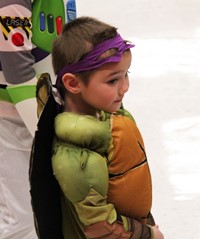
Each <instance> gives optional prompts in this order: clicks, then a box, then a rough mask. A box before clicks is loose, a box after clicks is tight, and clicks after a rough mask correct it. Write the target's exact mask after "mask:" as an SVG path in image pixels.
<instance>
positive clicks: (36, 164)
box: [29, 73, 64, 239]
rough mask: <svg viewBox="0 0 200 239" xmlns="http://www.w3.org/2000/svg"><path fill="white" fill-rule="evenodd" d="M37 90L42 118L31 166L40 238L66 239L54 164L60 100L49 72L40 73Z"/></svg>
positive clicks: (37, 227) (30, 174)
mask: <svg viewBox="0 0 200 239" xmlns="http://www.w3.org/2000/svg"><path fill="white" fill-rule="evenodd" d="M36 89H37V90H36V92H37V95H36V98H37V102H38V116H39V121H38V129H37V131H36V132H35V137H34V142H33V146H32V152H31V160H30V169H29V180H30V187H31V189H30V194H31V203H32V208H33V213H34V221H35V227H36V231H37V234H38V237H39V238H40V239H55V238H56V239H64V238H63V235H62V219H61V201H60V200H61V199H60V188H59V185H58V183H57V181H56V179H55V177H54V175H53V171H52V166H51V155H52V141H53V137H54V118H55V116H56V114H57V109H58V103H57V102H56V101H55V98H54V95H53V87H52V84H51V79H50V76H49V74H48V73H45V74H42V75H41V77H40V79H39V80H38V85H37V88H36Z"/></svg>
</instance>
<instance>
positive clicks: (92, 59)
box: [57, 34, 135, 81]
mask: <svg viewBox="0 0 200 239" xmlns="http://www.w3.org/2000/svg"><path fill="white" fill-rule="evenodd" d="M134 46H135V45H133V44H130V43H127V42H125V41H124V39H122V38H121V36H120V35H119V34H117V35H116V36H115V37H113V38H111V39H108V40H106V41H104V42H101V43H100V44H98V45H96V46H95V47H94V48H93V49H92V50H91V51H90V52H89V53H88V54H87V55H86V56H85V57H84V58H83V59H82V60H80V61H78V62H76V63H72V64H69V65H66V66H65V67H63V68H62V69H61V70H60V71H59V73H58V76H57V81H58V80H60V79H62V77H63V75H64V74H66V73H72V74H73V73H78V72H81V71H88V70H92V69H96V68H98V67H100V66H102V65H104V64H106V63H109V62H119V61H120V60H121V57H122V53H123V52H124V51H126V50H128V49H130V48H132V47H134ZM109 49H116V50H117V52H116V54H115V55H112V56H109V57H105V58H101V59H99V57H100V56H101V55H102V54H103V53H104V52H106V51H107V50H109Z"/></svg>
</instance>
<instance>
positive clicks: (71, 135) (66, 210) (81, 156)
mask: <svg viewBox="0 0 200 239" xmlns="http://www.w3.org/2000/svg"><path fill="white" fill-rule="evenodd" d="M133 46H134V45H132V44H129V43H127V42H124V40H123V39H122V38H121V37H120V35H119V34H117V36H115V37H114V38H112V39H109V40H106V41H104V42H102V43H100V44H98V45H97V46H95V47H94V48H93V49H92V50H91V51H90V52H89V53H88V54H87V55H86V56H85V57H84V58H83V59H82V60H80V61H79V62H77V63H72V64H70V65H67V66H65V67H64V68H63V69H61V70H60V72H59V73H58V76H57V82H56V83H57V84H56V86H57V85H58V83H59V81H60V80H61V78H62V76H63V75H64V74H65V73H66V72H69V73H76V72H80V71H87V70H92V69H95V68H98V67H99V66H101V65H103V64H106V63H108V62H118V61H120V59H121V56H122V54H123V52H124V51H125V50H127V49H130V48H131V47H133ZM112 48H114V49H116V50H117V53H116V55H114V56H110V57H107V58H103V59H100V58H99V56H100V55H101V54H103V53H104V52H105V51H106V50H108V49H112ZM53 98H54V97H53V93H52V92H51V94H50V97H49V99H48V101H47V103H46V105H45V108H44V110H43V113H42V115H41V118H40V121H39V131H38V133H40V134H41V133H43V134H44V133H45V132H44V129H45V126H46V124H47V122H46V120H45V121H44V118H45V115H46V119H47V113H50V112H51V114H50V116H51V120H49V121H48V122H50V121H51V122H50V124H48V125H47V126H46V133H48V135H47V137H48V139H49V141H51V140H52V141H53V144H52V145H53V147H52V148H53V151H52V153H51V152H49V151H48V155H47V154H46V156H47V157H45V153H44V150H42V147H41V146H40V145H37V143H38V142H39V140H38V138H37V135H36V141H35V143H36V144H35V145H34V147H33V158H32V167H31V173H30V178H31V185H32V186H31V193H32V203H33V204H32V205H33V211H34V213H35V220H36V224H37V229H38V234H39V235H40V236H41V237H40V238H50V237H49V236H51V233H50V234H49V235H48V233H49V232H48V229H47V228H45V226H44V225H43V224H44V222H46V220H49V221H48V223H49V224H50V225H52V227H53V226H54V227H57V226H58V220H57V219H58V218H59V223H61V222H60V220H61V221H62V223H61V225H62V229H61V228H60V229H59V228H58V227H57V229H58V231H57V232H59V230H62V232H61V234H62V235H63V236H61V235H60V236H57V237H56V238H64V239H77V238H82V239H87V238H90V239H94V238H102V239H103V238H105V239H108V238H109V239H121V238H123V239H138V238H140V239H153V238H154V235H153V230H152V229H151V226H153V225H155V222H154V219H153V217H152V215H151V204H152V185H151V175H150V171H149V166H148V162H147V157H146V153H145V147H144V142H143V139H142V136H141V134H140V132H139V129H138V128H137V125H136V123H135V121H134V119H133V117H132V116H131V114H130V113H129V112H128V111H126V110H125V109H124V108H123V107H122V106H121V108H120V109H119V110H118V111H117V112H116V113H112V114H110V113H106V112H103V111H100V112H99V117H98V118H96V117H93V116H90V115H78V114H75V113H72V112H62V113H59V112H56V108H57V110H58V109H59V107H58V105H57V107H56V104H55V100H53V101H52V99H53ZM53 102H54V103H53ZM53 109H54V110H53ZM52 110H53V112H52ZM54 118H55V120H54ZM42 121H44V122H45V124H44V122H43V124H42ZM52 121H54V126H53V127H52ZM40 126H41V127H40ZM50 131H51V133H50ZM38 135H39V134H38ZM46 146H47V144H45V147H46ZM49 146H51V144H50V145H48V147H49ZM40 153H42V157H41V156H40ZM40 157H41V159H43V160H42V161H43V162H42V161H41V160H40ZM50 157H51V158H52V168H51V166H50V165H51V161H50ZM44 161H45V162H44ZM47 167H48V169H47ZM39 168H40V171H42V172H44V171H45V172H46V173H45V175H48V180H47V176H45V179H44V180H45V182H42V183H40V186H39V187H40V189H38V187H37V185H38V183H37V182H39V181H38V179H37V177H36V175H39V174H41V172H39V170H38V169H39ZM53 174H54V176H55V178H56V180H57V183H56V181H55V180H54V179H55V178H54V176H53ZM50 180H51V182H50ZM42 184H43V185H42ZM56 184H57V185H56ZM42 188H43V190H42ZM44 190H46V192H48V194H49V195H50V198H51V203H50V202H49V200H48V198H47V196H46V198H45V195H41V194H42V192H43V191H44ZM53 191H54V192H56V194H54V193H52V192H53ZM59 191H60V194H59ZM39 192H40V193H39ZM53 194H54V196H53ZM39 197H40V198H39ZM44 198H45V199H44ZM45 202H46V203H45ZM41 203H42V205H46V204H48V208H51V209H54V208H55V206H57V209H58V210H57V212H61V210H62V212H61V214H62V219H60V217H61V215H58V214H57V215H56V216H58V217H57V218H56V220H55V219H54V218H53V217H52V215H53V214H52V212H48V210H46V209H43V208H42V207H41V206H40V204H41ZM59 204H61V208H59V207H58V205H59ZM51 205H52V206H51ZM45 210H46V211H45ZM45 214H46V215H45ZM45 218H46V219H45ZM50 218H51V219H50ZM50 221H51V222H50ZM43 233H44V234H43ZM43 235H46V236H43ZM47 235H48V236H47ZM51 238H55V237H51Z"/></svg>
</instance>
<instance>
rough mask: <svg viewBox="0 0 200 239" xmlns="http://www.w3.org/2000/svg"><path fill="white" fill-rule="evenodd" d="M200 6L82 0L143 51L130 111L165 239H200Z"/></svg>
mask: <svg viewBox="0 0 200 239" xmlns="http://www.w3.org/2000/svg"><path fill="white" fill-rule="evenodd" d="M199 12H200V1H199V0H168V1H166V0H154V1H149V0H124V1H113V0H95V1H94V0H93V1H92V0H82V1H81V0H77V14H78V16H82V15H89V16H94V17H97V18H99V19H100V20H103V21H106V22H108V23H110V24H113V25H114V26H116V27H117V28H118V30H119V32H120V34H121V35H122V36H123V37H124V38H126V39H129V40H131V41H132V42H133V43H135V44H136V47H135V48H134V49H133V50H132V53H133V62H132V66H131V69H130V83H131V85H130V90H129V92H128V93H127V96H126V97H125V100H124V106H125V107H126V108H128V109H129V111H131V113H132V114H133V115H134V117H135V119H136V121H137V124H138V126H139V128H140V130H141V132H142V134H143V137H144V141H145V143H146V150H147V154H148V160H149V163H150V166H151V170H152V179H153V213H154V216H155V219H156V222H157V223H158V224H159V225H160V228H161V230H162V231H163V232H164V234H165V239H198V238H200V230H199V228H200V215H199V211H200V186H199V181H200V15H199Z"/></svg>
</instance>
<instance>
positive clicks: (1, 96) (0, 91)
mask: <svg viewBox="0 0 200 239" xmlns="http://www.w3.org/2000/svg"><path fill="white" fill-rule="evenodd" d="M0 101H6V102H10V103H12V100H11V98H10V96H9V94H8V92H7V90H6V89H5V88H0Z"/></svg>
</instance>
